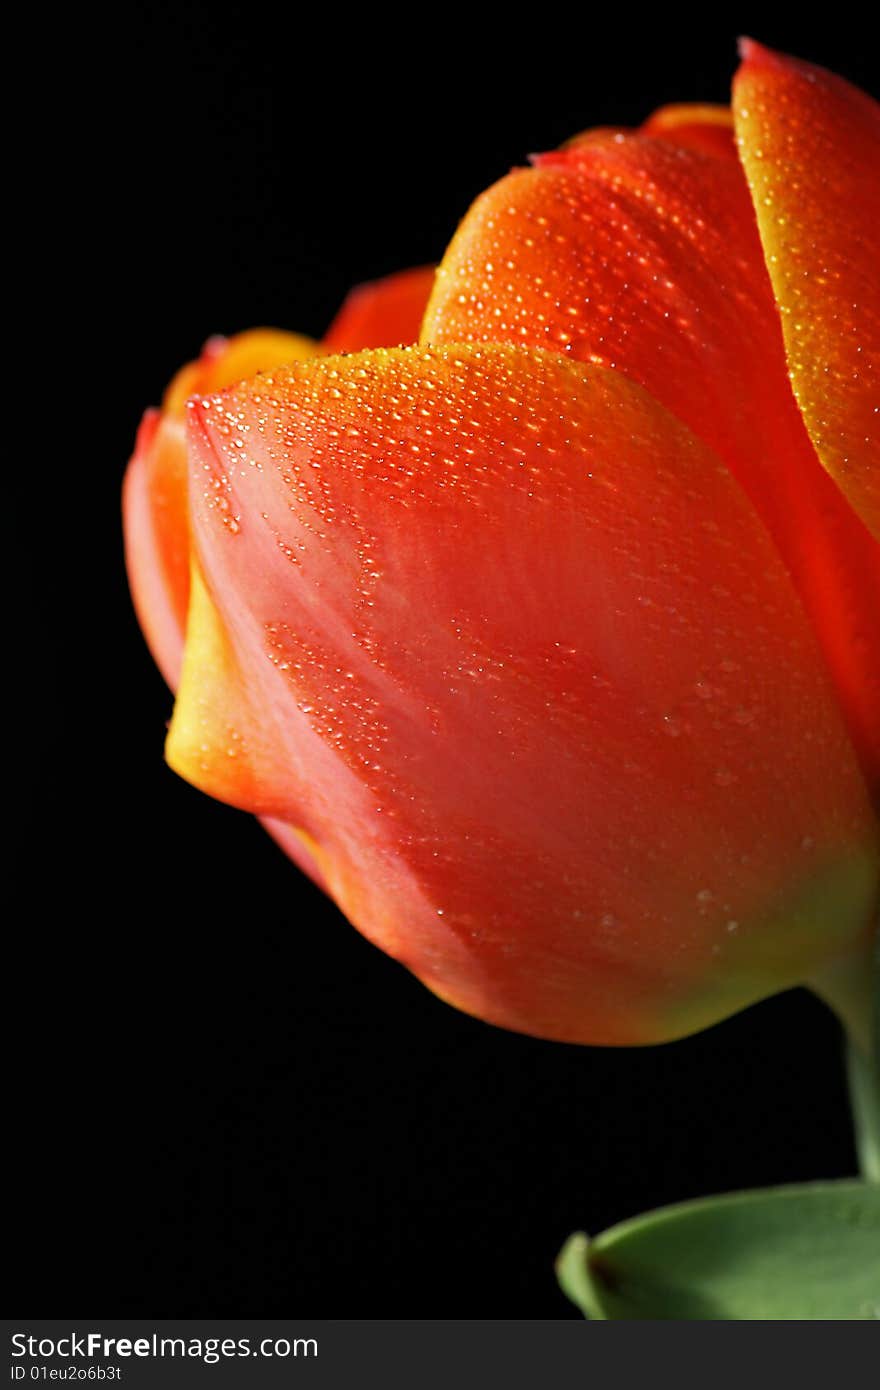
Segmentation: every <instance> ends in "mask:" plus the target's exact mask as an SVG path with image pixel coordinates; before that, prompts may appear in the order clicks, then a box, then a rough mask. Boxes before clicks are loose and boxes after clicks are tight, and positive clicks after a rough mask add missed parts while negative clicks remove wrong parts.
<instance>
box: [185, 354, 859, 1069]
mask: <svg viewBox="0 0 880 1390" xmlns="http://www.w3.org/2000/svg"><path fill="white" fill-rule="evenodd" d="M190 439H191V461H190V468H191V482H190V496H191V507H192V531H193V540H194V545H195V550H196V552H197V566H198V574H199V587H198V596H199V601H198V603H193V604H192V605H191V615H190V633H189V635H188V639H187V647H188V650H187V669H186V671H185V674H184V680H183V684H182V687H181V693H180V697H179V699H178V702H177V707H176V710H175V716H174V721H173V723H172V729H171V734H170V740H169V756H170V758H171V760H172V762H173V765H174V766H175V767H176V768H177V769H178V770H179V771H180V772H181V773H182V774H183V775H184V776H186V777H188V778H190V779H191V780H192V781H194V782H195V783H196V784H197V785H200V786H203V787H205V788H206V789H207V790H210V791H211V792H212V793H213V794H214V795H217V796H220V797H222V798H224V799H226V800H228V801H231V802H233V803H234V804H236V805H240V806H242V807H244V808H246V809H249V810H254V811H257V812H259V813H260V814H263V815H268V816H271V817H273V818H275V819H276V820H280V821H281V822H283V824H284V825H286V826H291V825H295V826H297V827H299V828H300V829H301V831H304V832H305V835H306V837H307V839H306V840H305V841H301V843H304V844H305V845H306V847H307V848H308V849H309V852H310V853H312V854H314V855H315V856H316V857H317V859H318V860H319V863H320V869H321V871H322V874H323V877H324V881H325V882H326V883H327V885H328V887H329V890H330V891H331V893H332V894H333V896H334V897H335V898H336V899H337V901H338V902H339V903H340V905H341V906H342V908H343V910H344V911H345V912H346V914H347V915H348V916H349V917H350V918H351V920H352V921H353V922H354V923H355V924H356V925H357V926H358V927H359V928H360V929H361V930H362V931H363V932H364V933H365V934H366V935H367V936H369V937H370V938H371V939H372V940H374V941H376V942H377V943H378V944H379V945H381V946H382V947H383V948H384V949H385V950H387V951H389V952H390V953H391V954H392V955H394V956H396V957H397V958H399V959H400V960H402V961H403V962H404V963H405V964H406V965H407V966H409V968H411V969H412V970H413V971H414V972H415V973H416V974H417V975H418V976H419V977H420V978H422V979H423V980H424V981H425V982H426V983H427V984H428V985H429V986H430V987H431V988H432V989H433V990H435V991H436V992H437V993H438V994H439V995H441V996H442V997H443V998H445V999H448V1000H450V1001H451V1002H454V1003H456V1004H458V1005H459V1006H460V1007H462V1008H465V1009H467V1010H469V1011H470V1012H472V1013H474V1014H477V1015H478V1016H480V1017H482V1018H485V1019H488V1020H490V1021H492V1022H495V1023H499V1024H503V1025H504V1026H506V1027H510V1028H515V1029H519V1030H522V1031H525V1032H530V1033H535V1034H539V1035H541V1036H546V1037H553V1038H562V1039H567V1040H570V1041H579V1042H593V1043H633V1042H655V1041H660V1040H662V1039H664V1038H671V1037H676V1036H680V1035H682V1034H684V1033H687V1032H689V1031H692V1030H695V1029H697V1028H699V1027H702V1026H705V1025H706V1024H708V1023H710V1022H712V1021H714V1020H716V1019H718V1018H720V1017H723V1016H725V1015H726V1014H728V1013H730V1012H732V1011H734V1010H735V1009H737V1008H739V1007H742V1006H743V1005H745V1004H747V1003H749V1002H751V1001H752V1000H754V999H756V998H760V997H762V996H763V995H765V994H768V993H771V992H773V991H775V990H777V989H780V988H784V987H785V986H786V985H788V984H792V983H794V982H796V981H797V980H799V979H803V978H805V977H806V976H807V975H808V974H810V973H812V972H813V971H814V970H815V969H816V968H817V967H818V966H819V965H820V964H821V963H822V962H823V961H825V960H827V959H828V958H829V957H833V956H834V955H835V954H837V953H838V952H844V951H846V950H847V949H848V948H849V947H851V946H852V944H853V942H854V940H855V939H857V938H858V937H859V936H860V934H861V933H862V932H864V931H866V930H867V929H868V915H869V912H870V908H871V903H872V900H873V897H874V895H875V894H876V892H877V884H878V872H880V870H878V847H877V825H876V822H875V820H874V818H873V816H872V812H871V810H870V807H869V803H868V800H867V795H866V790H865V785H864V781H863V779H862V777H861V774H860V772H859V769H858V766H857V763H856V760H855V758H854V755H853V752H852V748H851V744H850V742H849V739H848V737H847V734H846V731H845V729H844V726H843V724H842V721H841V717H840V714H839V711H838V706H837V702H836V698H835V695H834V692H833V689H832V687H831V685H830V682H829V680H828V678H827V676H826V673H825V668H824V665H823V661H822V657H821V655H820V653H819V651H818V648H817V647H816V644H815V641H814V638H813V635H812V633H811V630H810V627H809V625H808V623H807V621H806V619H805V616H804V613H803V610H802V607H801V604H800V601H799V599H798V597H797V594H796V592H795V590H794V588H793V587H792V585H791V582H790V579H789V576H788V574H787V572H786V569H785V567H784V565H783V564H782V561H781V560H780V558H779V555H778V553H777V551H776V550H775V548H774V546H773V544H772V542H771V540H770V538H769V536H768V534H767V531H766V529H765V528H764V526H763V525H762V523H761V522H760V520H759V518H758V516H757V514H756V512H755V510H754V508H753V507H752V506H751V504H750V503H749V502H748V500H747V499H746V497H745V496H744V494H743V493H742V491H741V489H740V488H739V486H738V485H737V483H736V482H735V481H734V479H733V478H732V477H731V475H730V473H729V471H728V470H727V469H726V468H725V467H724V466H723V465H722V464H721V463H720V461H719V460H718V458H717V457H716V456H715V455H714V454H713V452H712V451H711V450H710V449H709V448H708V447H707V446H706V445H705V444H704V443H702V442H700V441H699V440H698V439H697V438H696V437H695V436H694V435H693V433H691V432H690V431H689V430H688V429H687V428H685V427H684V426H682V425H681V424H679V423H678V422H677V421H676V420H674V419H673V417H672V416H671V415H670V414H669V413H668V412H667V411H666V410H665V409H663V407H661V406H660V405H658V404H657V403H656V402H655V401H654V400H652V398H651V397H650V396H649V395H648V394H647V393H646V392H645V391H644V390H642V389H641V388H640V387H639V386H637V385H635V384H633V383H632V382H631V381H629V380H627V379H626V378H625V377H624V376H623V375H621V374H619V373H615V372H612V371H607V370H604V369H602V368H595V367H587V366H584V365H582V364H580V363H578V362H576V361H573V360H565V359H564V358H563V357H561V356H559V355H555V354H550V353H545V352H540V351H533V350H527V349H523V348H517V347H513V346H499V345H486V346H474V345H471V346H460V345H458V346H456V345H450V346H446V347H440V348H421V349H410V350H408V351H401V350H397V351H377V352H369V353H362V354H358V355H355V356H352V357H346V358H325V359H321V360H317V361H314V362H311V363H307V364H303V365H298V366H292V367H290V368H285V369H282V370H280V371H278V372H273V373H270V374H268V375H267V376H266V377H264V378H261V379H258V380H256V381H252V382H250V383H245V384H243V385H241V386H239V387H236V388H234V389H232V390H230V391H228V392H226V393H224V394H222V395H219V396H213V397H210V398H207V399H204V400H201V401H197V402H194V403H193V404H192V406H191V408H190ZM831 896H834V897H835V900H836V907H835V911H834V913H830V912H829V910H828V900H829V898H830V897H831Z"/></svg>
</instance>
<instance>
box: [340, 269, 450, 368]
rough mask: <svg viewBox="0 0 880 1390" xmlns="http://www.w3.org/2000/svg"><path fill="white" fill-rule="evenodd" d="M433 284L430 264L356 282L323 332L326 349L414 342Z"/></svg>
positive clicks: (400, 344)
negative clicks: (380, 278)
mask: <svg viewBox="0 0 880 1390" xmlns="http://www.w3.org/2000/svg"><path fill="white" fill-rule="evenodd" d="M433 285H434V267H433V266H417V267H416V268H415V269H413V270H401V271H398V272H397V274H395V275H387V276H386V277H385V278H384V279H383V280H374V281H372V282H371V283H369V284H366V285H358V286H357V288H356V289H353V290H352V291H351V292H350V293H349V294H348V295H347V296H346V299H345V302H344V304H343V305H342V308H341V309H340V310H339V313H338V314H337V315H336V317H335V319H334V320H333V322H332V323H331V325H330V327H329V328H328V330H327V332H326V334H325V335H324V340H323V341H324V347H325V348H326V350H327V351H328V352H360V351H361V350H362V349H363V348H379V347H401V346H405V345H407V344H409V343H415V342H418V337H419V331H420V329H421V326H422V318H423V316H424V313H425V307H426V305H427V303H428V299H429V297H430V294H431V290H432V288H433Z"/></svg>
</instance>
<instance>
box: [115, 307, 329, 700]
mask: <svg viewBox="0 0 880 1390" xmlns="http://www.w3.org/2000/svg"><path fill="white" fill-rule="evenodd" d="M318 352H320V348H319V346H318V344H317V343H314V342H312V340H311V339H310V338H303V337H301V336H300V335H299V334H296V333H282V332H280V331H279V330H276V329H272V328H256V329H253V330H252V331H250V332H248V333H239V334H238V335H237V336H236V337H234V338H229V339H226V338H219V337H218V338H211V339H209V341H208V342H207V343H206V344H205V347H204V350H203V352H202V355H201V357H200V358H199V359H198V361H196V362H189V363H187V365H186V366H185V367H182V368H181V369H180V371H179V372H178V373H177V375H176V376H175V378H174V380H173V381H172V383H171V385H170V386H169V388H168V390H167V391H166V393H165V400H164V402H163V405H162V410H161V412H160V411H157V410H148V411H147V412H146V414H145V416H144V419H143V421H142V423H141V428H140V430H139V431H138V436H137V440H136V443H135V450H134V455H133V456H132V459H131V462H130V464H129V466H128V470H127V472H126V475H125V480H124V483H123V492H122V510H123V520H124V524H125V559H126V568H127V570H128V578H129V584H130V586H131V593H132V598H133V600H134V605H135V610H136V612H137V616H138V621H139V622H140V625H141V628H142V630H143V632H144V636H145V637H146V639H147V643H148V645H149V647H150V651H151V652H152V654H153V659H154V660H155V662H156V665H157V666H158V667H159V670H160V671H161V672H162V674H163V676H164V677H165V679H166V681H167V682H168V684H169V685H170V686H171V687H172V689H174V688H176V686H177V682H178V680H179V678H180V665H181V659H182V656H183V634H184V629H185V626H186V615H187V609H188V606H189V584H190V553H189V551H190V544H189V519H188V514H189V503H188V500H187V463H186V436H185V432H184V427H183V417H184V407H185V405H186V400H187V397H188V396H192V395H195V394H196V392H198V391H202V392H211V391H219V390H221V389H222V388H223V387H224V386H228V385H230V384H231V383H232V382H234V381H240V380H241V379H242V378H244V377H248V376H253V375H254V373H256V372H259V371H266V370H269V369H271V368H273V367H278V366H281V365H282V364H283V363H285V362H292V361H302V360H304V359H305V358H308V357H313V356H315V355H316V353H318Z"/></svg>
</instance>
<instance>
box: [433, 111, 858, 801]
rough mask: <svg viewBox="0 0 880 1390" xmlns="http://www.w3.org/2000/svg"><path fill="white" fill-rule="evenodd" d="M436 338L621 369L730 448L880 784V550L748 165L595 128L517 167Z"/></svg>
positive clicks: (439, 300)
mask: <svg viewBox="0 0 880 1390" xmlns="http://www.w3.org/2000/svg"><path fill="white" fill-rule="evenodd" d="M422 336H423V341H425V342H434V343H443V342H460V341H476V342H491V341H499V342H509V343H522V344H525V345H528V346H535V347H546V348H551V349H553V350H555V351H557V352H561V353H565V354H566V355H567V356H570V357H574V358H577V359H579V360H581V361H588V362H595V363H598V364H605V365H608V366H613V367H615V368H616V369H617V370H619V371H623V372H625V373H626V374H627V375H628V376H629V377H631V378H632V379H633V380H634V381H637V382H639V383H640V384H642V385H643V386H645V387H647V388H648V390H649V391H650V392H651V393H652V394H653V395H654V396H656V398H657V399H658V400H659V401H660V402H661V403H662V404H663V405H665V406H667V407H668V408H669V409H670V410H671V411H673V412H674V413H675V414H676V415H677V416H678V418H679V419H681V420H683V421H684V422H685V423H686V424H687V425H688V426H689V427H690V428H691V429H692V430H693V431H694V433H696V434H697V435H698V436H699V437H700V438H702V439H704V440H705V441H706V442H707V443H708V444H709V445H710V446H711V447H712V448H713V449H715V450H716V451H717V452H718V454H719V455H720V456H721V457H722V458H723V459H724V461H725V463H726V464H727V465H728V467H729V468H730V469H731V470H732V471H733V472H734V474H735V476H736V477H737V478H738V480H739V481H740V482H741V483H742V485H743V487H744V488H745V489H746V490H747V492H748V493H749V496H750V497H751V498H752V500H753V502H754V504H755V506H756V507H757V509H758V510H759V512H760V514H761V516H762V518H763V519H764V521H765V523H766V524H767V525H768V526H769V527H770V529H771V530H772V532H773V535H774V538H775V540H776V543H777V545H778V546H779V549H780V552H781V553H782V555H783V557H784V559H785V561H786V563H787V565H788V566H789V568H790V570H791V572H792V575H793V576H794V578H795V581H796V583H797V586H798V589H799V591H800V594H801V596H802V599H803V601H804V603H805V605H806V607H807V610H808V612H809V614H810V617H811V620H812V622H813V624H814V626H815V628H816V630H817V632H818V634H819V637H820V640H821V642H822V645H823V648H824V651H825V655H826V659H827V661H828V663H829V666H830V669H831V671H832V672H833V674H834V677H835V680H836V682H837V686H838V691H839V694H840V698H841V701H842V703H843V706H844V708H845V710H846V713H847V717H848V720H849V725H850V729H851V731H852V735H853V738H854V740H855V741H856V743H857V746H858V748H859V751H860V754H861V756H862V758H863V761H864V765H865V767H866V769H867V770H868V773H869V775H870V777H871V778H872V780H873V781H874V783H875V784H876V785H877V787H878V789H880V547H878V545H877V543H876V541H874V540H873V539H872V537H871V536H870V534H869V533H868V531H867V530H866V529H865V527H864V526H863V525H862V523H861V522H860V521H859V520H858V518H857V517H856V516H854V515H853V513H852V511H851V509H850V508H849V507H848V506H847V505H846V503H845V501H844V499H843V498H842V497H841V496H840V494H839V491H838V489H837V488H835V487H834V485H833V484H832V483H831V481H830V479H829V478H828V476H827V474H826V473H825V472H824V470H823V469H822V468H821V467H820V465H819V463H818V460H817V458H816V455H815V450H814V449H813V447H812V445H811V443H810V440H809V438H808V436H807V434H806V431H805V429H804V427H803V423H802V421H801V419H800V416H799V413H798V410H797V406H796V404H795V401H794V398H793V396H792V393H791V388H790V385H789V382H788V379H787V374H786V366H785V357H784V350H783V343H782V335H781V333H780V329H779V321H778V314H777V311H776V307H775V303H774V300H773V295H772V290H771V286H770V282H769V280H768V277H767V273H766V269H765V266H764V260H763V254H762V251H761V244H760V240H759V238H758V235H757V229H756V227H755V221H754V214H753V212H752V209H751V204H750V199H749V193H748V189H747V187H746V183H745V179H744V178H743V175H742V172H741V170H740V169H739V167H738V165H737V164H736V162H735V161H733V160H726V159H719V158H710V157H708V156H706V155H702V154H700V153H697V152H695V151H692V150H688V149H684V148H679V147H675V146H674V145H673V144H670V143H668V142H666V141H661V140H658V139H647V138H645V137H643V136H628V137H627V136H621V135H618V136H613V137H609V136H604V137H603V136H595V137H594V138H592V139H591V140H590V141H588V142H587V143H585V144H583V145H581V146H579V147H577V148H573V149H570V150H567V151H563V152H556V153H555V154H552V155H548V156H544V157H543V158H542V161H541V163H540V167H538V168H536V169H531V170H518V171H515V172H514V173H513V174H511V175H510V176H509V177H507V178H505V179H503V180H502V181H501V182H500V183H498V184H496V185H495V186H494V187H493V188H491V189H489V190H488V192H486V193H484V194H483V195H482V196H481V197H480V198H479V199H478V200H477V202H476V203H475V204H474V206H473V207H472V209H471V211H470V212H469V213H468V215H467V217H466V218H465V219H464V221H463V223H462V224H461V226H460V228H459V230H458V232H457V234H456V236H455V238H454V239H453V242H452V244H451V246H450V248H449V250H448V251H447V253H446V256H445V258H444V260H443V263H442V265H441V267H440V269H439V271H438V275H437V284H436V288H435V291H434V294H433V296H432V298H431V302H430V304H429V306H428V310H427V313H426V316H425V323H424V327H423V334H422Z"/></svg>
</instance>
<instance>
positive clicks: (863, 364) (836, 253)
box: [734, 41, 880, 537]
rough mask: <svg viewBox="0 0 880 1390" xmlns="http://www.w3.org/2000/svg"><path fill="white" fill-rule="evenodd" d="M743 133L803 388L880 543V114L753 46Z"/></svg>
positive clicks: (789, 347)
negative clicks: (879, 229)
mask: <svg viewBox="0 0 880 1390" xmlns="http://www.w3.org/2000/svg"><path fill="white" fill-rule="evenodd" d="M743 58H744V60H745V61H744V63H743V65H742V67H741V68H740V70H739V73H738V74H737V77H736V81H735V84H734V107H735V114H736V130H737V137H738V140H739V146H740V154H741V158H742V162H743V165H744V168H745V171H746V175H747V177H748V180H749V184H750V187H751V190H752V197H753V200H754V204H755V212H756V213H757V217H758V225H759V227H760V231H761V240H762V241H763V244H764V251H765V254H766V257H767V265H768V268H769V271H770V278H771V280H772V281H773V288H774V291H775V293H776V298H777V301H778V304H779V308H780V311H781V314H782V329H783V333H784V335H785V346H786V351H787V353H788V363H789V370H790V372H791V380H792V384H793V386H794V392H795V395H796V397H797V400H798V404H799V405H800V408H801V411H802V413H803V417H804V420H805V422H806V425H807V429H808V430H809V432H810V436H811V438H812V440H813V443H814V444H815V446H816V449H817V450H818V453H819V457H820V458H821V460H822V462H823V464H824V465H825V467H826V468H827V469H828V471H829V473H830V474H831V475H832V477H833V478H834V479H835V481H836V482H837V483H838V485H839V486H840V487H841V488H842V489H843V491H844V493H845V494H846V496H847V497H848V498H849V500H850V502H851V503H852V505H853V506H854V507H855V508H856V510H857V511H858V512H859V513H860V515H861V516H862V517H863V518H864V520H865V521H866V523H867V524H868V526H869V527H870V528H871V530H872V531H873V532H874V535H875V536H878V537H880V234H878V226H880V106H878V105H877V103H876V102H874V101H872V100H871V98H870V97H868V96H866V95H865V94H864V93H863V92H860V91H859V90H858V89H857V88H855V87H851V86H850V85H849V83H847V82H844V81H842V80H841V79H840V78H839V77H834V76H833V75H832V74H831V73H828V72H825V71H823V69H822V68H815V67H812V66H811V65H810V64H808V63H800V62H797V61H796V60H794V59H791V58H786V57H784V56H782V55H781V54H778V53H772V52H770V51H769V50H768V49H765V48H762V47H761V46H760V45H759V44H755V43H752V42H750V41H746V42H745V43H744V44H743Z"/></svg>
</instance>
